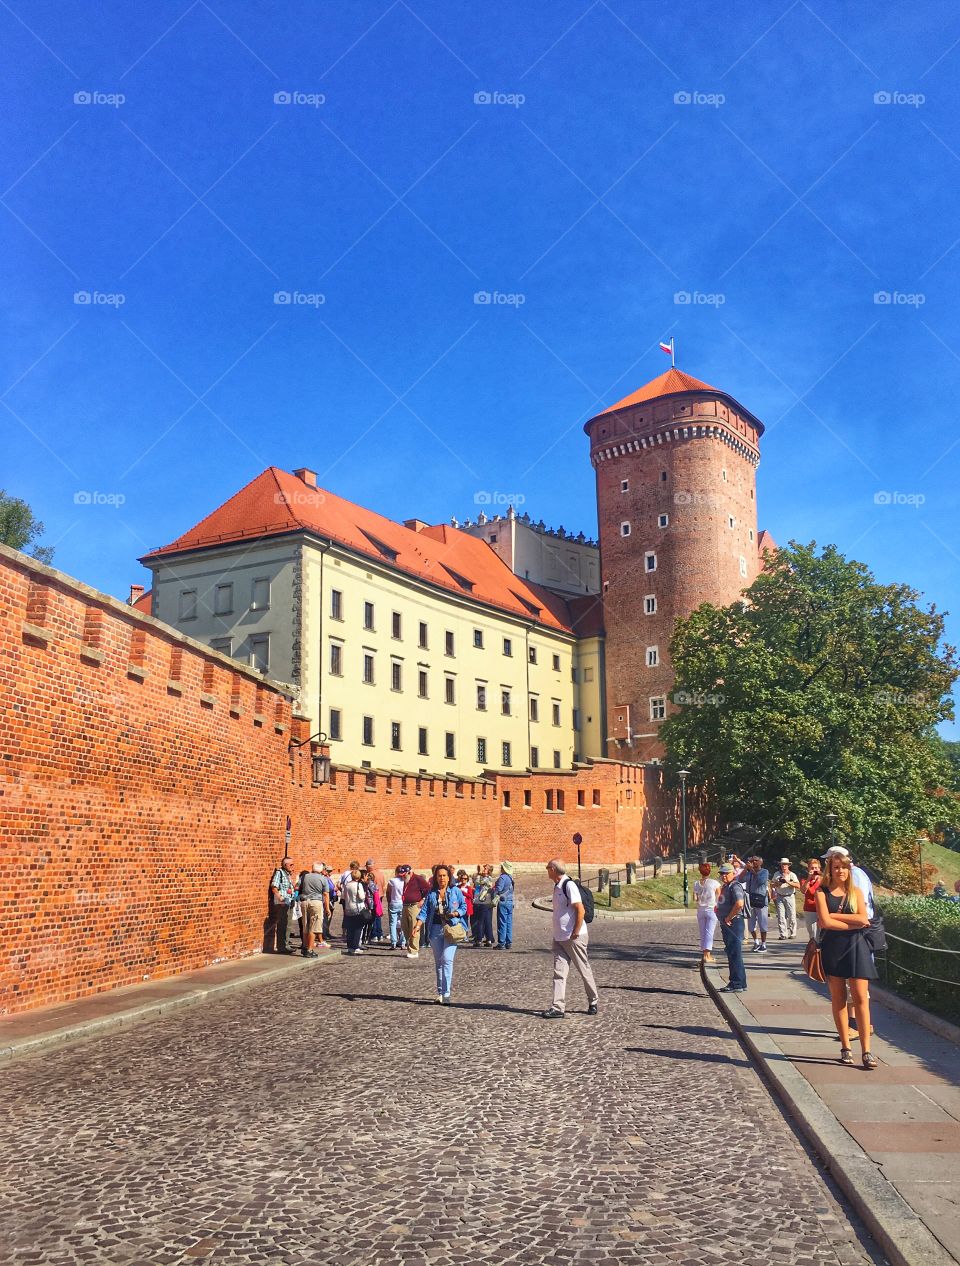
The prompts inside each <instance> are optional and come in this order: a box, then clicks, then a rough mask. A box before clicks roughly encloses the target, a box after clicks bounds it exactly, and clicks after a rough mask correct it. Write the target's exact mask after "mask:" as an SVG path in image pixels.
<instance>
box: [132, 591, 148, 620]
mask: <svg viewBox="0 0 960 1266" xmlns="http://www.w3.org/2000/svg"><path fill="white" fill-rule="evenodd" d="M133 609H134V611H142V612H143V613H144V615H153V590H152V589H148V590H147V592H146V593H142V594H141V595H140V597H139V598H138V599H137V600H136V602H135V603H134V604H133Z"/></svg>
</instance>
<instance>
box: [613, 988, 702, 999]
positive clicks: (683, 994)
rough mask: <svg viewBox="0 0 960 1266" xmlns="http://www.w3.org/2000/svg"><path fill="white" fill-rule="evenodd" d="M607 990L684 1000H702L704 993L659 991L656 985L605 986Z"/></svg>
mask: <svg viewBox="0 0 960 1266" xmlns="http://www.w3.org/2000/svg"><path fill="white" fill-rule="evenodd" d="M604 988H605V989H616V990H618V991H620V992H623V993H666V994H675V995H676V996H678V997H682V998H702V997H704V994H703V993H697V991H696V990H695V989H658V988H657V987H656V986H655V985H605V986H604Z"/></svg>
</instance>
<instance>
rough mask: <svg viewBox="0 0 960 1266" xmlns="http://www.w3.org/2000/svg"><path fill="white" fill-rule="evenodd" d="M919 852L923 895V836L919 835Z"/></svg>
mask: <svg viewBox="0 0 960 1266" xmlns="http://www.w3.org/2000/svg"><path fill="white" fill-rule="evenodd" d="M917 853H918V854H919V857H920V896H921V897H922V896H923V836H922V835H918V836H917Z"/></svg>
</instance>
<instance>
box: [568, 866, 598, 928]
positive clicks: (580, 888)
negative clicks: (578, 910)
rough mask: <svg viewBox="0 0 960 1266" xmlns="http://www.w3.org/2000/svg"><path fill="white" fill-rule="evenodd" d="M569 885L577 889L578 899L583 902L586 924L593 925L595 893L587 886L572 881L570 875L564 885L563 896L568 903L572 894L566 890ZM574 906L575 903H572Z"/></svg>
mask: <svg viewBox="0 0 960 1266" xmlns="http://www.w3.org/2000/svg"><path fill="white" fill-rule="evenodd" d="M568 883H570V884H573V886H574V888H576V890H577V899H578V900H579V901H581V902H582V904H583V921H584V923H592V922H593V893H592V892H591V890H590V889H589V888H588V887H587V885H586V884H581V883H580V882H579V881H578V880H576V879H572V878H571V877H570V876H569V875H567V878H566V881H565V884H564V889H563V895H564V896H565V897H566V899H567V900H568V901H570V894H569V893H568V892H567V889H566V884H568ZM572 904H573V903H572V902H571V905H572Z"/></svg>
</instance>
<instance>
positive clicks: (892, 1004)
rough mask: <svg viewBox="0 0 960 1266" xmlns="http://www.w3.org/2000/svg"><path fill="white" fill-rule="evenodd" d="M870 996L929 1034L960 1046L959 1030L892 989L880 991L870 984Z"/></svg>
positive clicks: (873, 983) (875, 984)
mask: <svg viewBox="0 0 960 1266" xmlns="http://www.w3.org/2000/svg"><path fill="white" fill-rule="evenodd" d="M870 996H871V998H876V1000H877V1002H882V1003H883V1005H884V1006H885V1007H886V1008H887V1009H888V1010H889V1011H895V1012H896V1013H897V1015H902V1016H903V1018H904V1019H905V1020H910V1021H911V1022H912V1023H913V1024H920V1025H922V1026H923V1027H924V1028H925V1029H929V1030H930V1032H931V1033H936V1035H937V1037H945V1038H946V1039H947V1041H948V1042H953V1043H954V1044H955V1045H957V1046H960V1028H958V1027H957V1025H955V1024H951V1023H950V1021H949V1020H944V1019H943V1018H942V1017H941V1016H939V1015H934V1014H933V1012H932V1011H924V1009H923V1007H918V1006H917V1004H916V1003H915V1002H910V1001H909V999H907V998H901V997H900V995H899V994H898V993H894V992H893V990H892V989H881V988H880V986H879V985H878V984H877V983H876V981H873V982H871V985H870Z"/></svg>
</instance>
